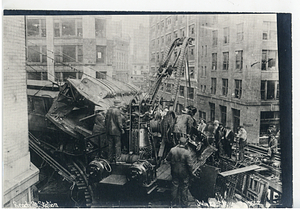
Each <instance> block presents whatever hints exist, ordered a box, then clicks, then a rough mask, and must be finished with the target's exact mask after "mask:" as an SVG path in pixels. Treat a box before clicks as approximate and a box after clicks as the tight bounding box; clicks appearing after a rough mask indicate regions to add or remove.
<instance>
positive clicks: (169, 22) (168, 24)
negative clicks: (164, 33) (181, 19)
mask: <svg viewBox="0 0 300 209" xmlns="http://www.w3.org/2000/svg"><path fill="white" fill-rule="evenodd" d="M171 23H172V19H171V17H169V18H168V19H167V29H168V28H169V27H170V25H171Z"/></svg>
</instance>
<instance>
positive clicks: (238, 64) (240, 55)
mask: <svg viewBox="0 0 300 209" xmlns="http://www.w3.org/2000/svg"><path fill="white" fill-rule="evenodd" d="M235 55H236V65H235V68H236V69H237V70H242V69H243V50H240V51H236V52H235Z"/></svg>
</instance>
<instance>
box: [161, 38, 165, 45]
mask: <svg viewBox="0 0 300 209" xmlns="http://www.w3.org/2000/svg"><path fill="white" fill-rule="evenodd" d="M164 41H165V40H164V37H161V44H162V45H163V44H164Z"/></svg>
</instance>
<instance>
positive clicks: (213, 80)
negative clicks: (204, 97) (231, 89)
mask: <svg viewBox="0 0 300 209" xmlns="http://www.w3.org/2000/svg"><path fill="white" fill-rule="evenodd" d="M216 88H217V79H216V78H211V94H216Z"/></svg>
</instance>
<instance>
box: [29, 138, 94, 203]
mask: <svg viewBox="0 0 300 209" xmlns="http://www.w3.org/2000/svg"><path fill="white" fill-rule="evenodd" d="M39 144H41V143H40V142H39V139H37V138H36V137H35V136H34V135H33V134H32V133H30V132H29V148H30V149H31V150H32V151H34V152H35V153H36V154H37V155H38V156H39V157H41V158H42V159H43V160H44V161H45V162H46V163H47V164H49V165H50V166H51V167H52V168H53V169H54V170H55V171H56V172H58V174H59V175H61V176H62V177H63V179H64V180H66V181H68V182H69V183H70V184H71V187H70V192H71V199H72V200H73V201H74V202H75V203H76V206H77V207H91V206H92V202H93V191H92V188H91V186H90V185H89V184H88V179H87V176H86V174H85V172H84V168H82V167H80V166H79V163H77V162H75V161H74V160H73V159H72V158H71V157H68V158H67V159H68V162H67V163H66V166H64V165H62V164H61V163H59V162H58V161H57V160H55V159H54V157H52V156H50V155H49V154H48V153H46V152H45V151H44V150H43V149H42V148H41V147H40V146H39Z"/></svg>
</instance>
